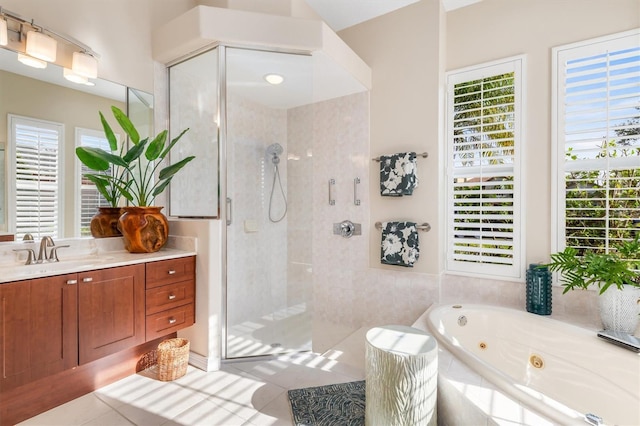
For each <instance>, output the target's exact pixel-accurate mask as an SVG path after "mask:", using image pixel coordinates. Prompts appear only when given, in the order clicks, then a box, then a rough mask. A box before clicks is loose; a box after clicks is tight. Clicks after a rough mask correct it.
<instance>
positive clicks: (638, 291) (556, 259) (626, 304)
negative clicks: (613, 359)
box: [544, 237, 640, 334]
mask: <svg viewBox="0 0 640 426" xmlns="http://www.w3.org/2000/svg"><path fill="white" fill-rule="evenodd" d="M544 266H547V267H548V268H549V269H550V270H552V271H558V272H560V273H561V278H560V283H561V284H562V286H564V291H563V294H564V293H567V292H568V291H570V290H576V289H588V288H589V287H591V286H593V285H595V286H597V288H598V289H599V297H598V305H599V309H600V318H601V319H602V324H603V326H604V328H605V330H615V331H621V332H625V333H630V334H632V333H634V331H635V330H636V328H637V326H638V321H639V319H640V317H639V316H638V314H639V310H640V305H639V304H638V303H639V302H640V241H639V237H636V238H635V239H633V240H630V241H624V242H622V243H621V244H619V245H618V246H617V247H616V248H615V250H612V251H610V252H609V253H595V252H587V253H585V254H584V255H582V256H580V255H579V253H578V250H576V249H575V248H573V247H567V248H565V249H564V250H563V251H561V252H558V253H554V254H552V255H551V262H550V263H548V264H547V265H544Z"/></svg>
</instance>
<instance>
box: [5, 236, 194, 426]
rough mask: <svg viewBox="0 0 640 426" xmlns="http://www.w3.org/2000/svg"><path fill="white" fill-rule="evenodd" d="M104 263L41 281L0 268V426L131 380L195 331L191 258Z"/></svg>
mask: <svg viewBox="0 0 640 426" xmlns="http://www.w3.org/2000/svg"><path fill="white" fill-rule="evenodd" d="M14 244H15V245H17V243H12V244H10V245H12V246H13V245H14ZM61 253H62V252H61ZM107 254H108V256H102V258H101V259H106V260H104V261H103V262H102V263H101V264H99V266H96V265H97V264H98V262H95V261H91V262H86V264H85V265H82V262H79V261H74V262H71V261H70V262H68V263H67V264H66V265H68V266H64V265H65V262H64V261H63V262H60V266H58V265H52V267H53V269H52V270H50V271H49V272H45V273H44V274H45V275H46V276H39V274H38V271H39V270H42V268H44V269H45V270H46V269H47V268H46V267H47V266H48V265H44V266H41V267H39V266H38V265H23V266H18V267H15V268H13V270H11V269H7V268H5V267H3V268H2V269H3V275H4V277H0V303H1V309H0V366H1V367H2V371H3V374H2V375H1V376H0V401H1V404H0V406H1V408H0V424H2V425H5V424H15V423H16V422H19V421H21V420H24V419H26V418H29V417H31V416H34V415H36V414H38V413H40V412H42V411H45V410H47V409H50V408H52V407H54V406H57V405H59V404H61V403H64V402H66V401H69V400H71V399H73V398H76V397H78V396H81V395H83V394H85V393H88V392H91V391H93V390H94V389H96V388H98V387H101V386H104V385H106V384H108V383H111V382H113V381H115V380H118V379H120V378H122V377H125V376H127V375H130V374H133V373H135V372H136V371H137V368H136V365H137V364H138V362H139V361H140V359H141V357H142V356H143V355H144V354H146V353H148V352H150V351H152V350H154V349H155V348H156V347H157V345H158V343H159V342H160V341H162V340H163V339H164V338H167V337H174V336H175V333H176V332H177V331H178V330H180V329H183V328H185V327H188V326H190V325H192V324H194V322H195V253H193V252H190V251H183V250H175V249H168V250H161V251H160V252H157V253H150V254H144V255H133V254H129V253H126V252H118V253H115V254H114V253H107ZM97 257H98V258H100V256H97ZM54 266H55V267H54ZM31 267H32V269H26V268H31ZM39 268H40V269H39ZM16 270H17V272H16ZM25 271H26V272H25ZM32 271H33V272H32ZM31 273H33V274H35V276H32V277H28V278H27V277H25V278H24V279H16V280H11V279H12V277H15V276H17V275H21V274H22V275H24V274H31ZM7 277H8V278H7ZM7 279H9V280H10V281H7Z"/></svg>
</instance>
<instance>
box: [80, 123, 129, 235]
mask: <svg viewBox="0 0 640 426" xmlns="http://www.w3.org/2000/svg"><path fill="white" fill-rule="evenodd" d="M100 119H101V120H102V123H103V126H104V125H105V123H106V121H105V119H104V116H103V115H102V113H100ZM108 142H109V149H110V151H111V152H117V151H118V144H117V140H116V138H115V137H114V138H113V139H112V140H109V141H108ZM121 149H122V148H121ZM80 151H82V150H80ZM81 155H82V153H80V154H79V155H78V157H79V158H80V159H81V160H82V157H81ZM82 162H83V164H85V166H87V167H89V166H88V165H87V164H86V163H85V162H84V161H82ZM89 168H91V167H89ZM92 170H94V172H93V173H84V174H83V176H84V177H85V178H86V179H87V180H89V181H90V182H92V183H93V184H94V185H95V187H96V189H97V190H98V192H99V193H100V194H101V195H102V197H103V198H104V199H105V201H106V202H107V204H108V205H107V206H100V207H98V213H96V214H95V215H94V216H93V217H92V218H91V223H90V230H91V235H92V236H93V237H94V238H107V237H120V236H122V233H121V232H120V230H119V229H118V219H119V218H120V213H121V208H120V200H121V198H122V193H121V191H120V189H119V188H118V184H117V182H119V181H121V180H122V179H123V178H124V174H125V173H126V169H124V168H123V167H113V166H111V165H107V168H106V169H102V168H100V170H96V169H92ZM113 176H115V177H116V179H112V177H113Z"/></svg>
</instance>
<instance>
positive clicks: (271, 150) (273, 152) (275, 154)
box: [267, 143, 284, 164]
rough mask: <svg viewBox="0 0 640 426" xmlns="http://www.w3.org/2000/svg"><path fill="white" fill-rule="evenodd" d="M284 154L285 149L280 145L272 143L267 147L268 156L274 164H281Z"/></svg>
mask: <svg viewBox="0 0 640 426" xmlns="http://www.w3.org/2000/svg"><path fill="white" fill-rule="evenodd" d="M283 152H284V148H282V145H280V144H279V143H272V144H271V145H269V146H268V147H267V156H269V157H271V161H272V162H273V164H278V163H279V162H280V154H282V153H283Z"/></svg>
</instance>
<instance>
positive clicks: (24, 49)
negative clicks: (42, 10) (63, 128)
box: [0, 6, 100, 84]
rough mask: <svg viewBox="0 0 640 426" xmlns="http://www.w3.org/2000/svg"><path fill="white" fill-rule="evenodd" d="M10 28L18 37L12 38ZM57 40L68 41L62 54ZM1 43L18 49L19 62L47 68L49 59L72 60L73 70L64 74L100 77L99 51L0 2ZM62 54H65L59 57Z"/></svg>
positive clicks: (85, 78) (84, 81)
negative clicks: (71, 55)
mask: <svg viewBox="0 0 640 426" xmlns="http://www.w3.org/2000/svg"><path fill="white" fill-rule="evenodd" d="M9 31H11V32H12V33H16V35H17V37H16V38H15V39H14V38H13V37H12V38H11V39H9V34H8V33H9ZM25 38H26V41H25ZM58 43H62V44H63V45H65V46H64V49H62V50H61V55H57V53H58V52H57V51H58ZM0 46H9V49H11V50H13V51H15V52H17V53H18V60H19V61H20V62H22V63H24V64H27V65H29V66H32V67H36V68H45V67H46V66H47V62H52V63H57V64H58V65H62V64H63V63H69V62H71V64H72V65H71V70H73V72H71V71H70V70H65V71H64V76H65V78H67V79H72V81H76V82H80V83H82V84H88V83H89V81H88V79H90V78H97V77H98V58H100V55H98V54H97V53H96V52H94V51H93V50H91V48H90V47H89V46H87V45H85V44H83V43H81V42H79V41H78V40H76V39H75V38H73V37H70V36H68V35H65V34H62V33H59V32H57V31H54V30H52V29H50V28H47V27H45V26H43V25H40V24H36V23H35V22H34V21H33V19H29V18H25V17H22V16H20V15H18V14H17V13H14V12H11V11H8V10H7V9H4V8H3V7H2V6H0ZM68 47H71V49H69V48H68ZM67 52H68V53H67ZM71 52H73V58H71V57H70V54H71ZM59 56H63V57H62V58H59ZM56 59H57V62H56ZM72 74H74V75H72ZM78 77H81V78H78Z"/></svg>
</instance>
